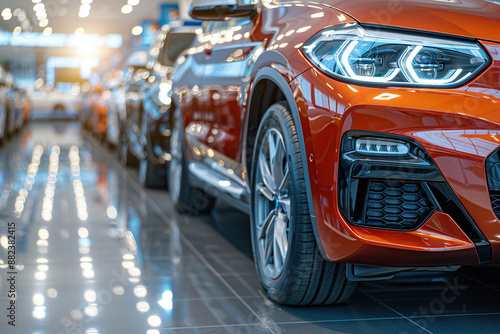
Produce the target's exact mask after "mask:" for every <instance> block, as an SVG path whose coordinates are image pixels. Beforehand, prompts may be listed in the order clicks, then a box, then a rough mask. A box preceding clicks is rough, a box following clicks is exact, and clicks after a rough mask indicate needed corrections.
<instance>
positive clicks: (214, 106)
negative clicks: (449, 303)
mask: <svg viewBox="0 0 500 334" xmlns="http://www.w3.org/2000/svg"><path fill="white" fill-rule="evenodd" d="M190 13H191V16H192V17H193V18H195V19H202V20H206V21H207V22H205V24H204V28H203V29H204V30H203V33H202V34H201V35H199V36H198V37H197V39H196V40H195V42H194V43H193V44H192V45H191V47H190V48H189V49H188V50H187V51H186V52H185V53H183V54H182V55H181V56H180V57H179V58H178V60H177V64H176V69H175V73H174V77H173V90H174V91H173V93H174V94H173V99H174V105H175V110H174V112H173V115H174V123H175V126H174V127H173V132H172V136H171V143H170V144H171V150H172V156H173V159H172V162H171V163H170V166H169V175H170V192H171V195H172V198H173V200H174V202H175V203H176V205H177V207H178V208H179V210H181V211H183V212H191V213H193V212H194V213H202V212H207V211H208V210H210V208H211V206H212V205H213V204H214V201H215V199H216V198H220V199H223V200H225V201H228V202H229V203H232V204H233V205H234V206H235V207H237V208H239V209H241V210H243V211H245V212H248V213H249V214H250V216H251V233H252V243H253V249H254V258H255V263H256V268H257V271H258V275H259V278H260V280H261V283H262V285H263V287H264V289H265V290H266V291H267V293H268V295H269V297H270V298H271V299H273V300H274V301H276V302H279V303H283V304H291V305H310V304H328V303H339V302H342V301H344V300H346V299H347V298H348V297H349V296H350V295H351V293H352V292H353V291H354V288H355V285H356V282H357V281H361V280H378V279H385V278H390V277H392V276H393V275H394V274H395V273H397V272H401V271H406V270H456V269H457V268H459V267H460V266H461V265H480V264H488V263H498V262H499V261H500V219H499V218H500V149H499V148H500V91H499V89H500V29H498V28H499V27H500V6H499V4H498V2H495V1H485V0H462V1H459V2H442V1H439V2H437V1H425V0H424V1H418V2H417V1H408V0H401V1H397V2H387V1H367V0H357V1H354V0H349V1H323V2H321V3H319V2H311V1H241V0H238V1H236V0H217V1H215V0H213V1H212V0H195V1H193V2H192V4H191V7H190ZM235 223H237V222H235Z"/></svg>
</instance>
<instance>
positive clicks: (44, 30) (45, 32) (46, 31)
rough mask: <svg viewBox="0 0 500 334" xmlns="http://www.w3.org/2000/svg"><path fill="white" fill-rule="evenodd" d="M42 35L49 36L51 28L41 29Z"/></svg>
mask: <svg viewBox="0 0 500 334" xmlns="http://www.w3.org/2000/svg"><path fill="white" fill-rule="evenodd" d="M43 34H44V35H45V36H50V35H52V28H51V27H47V28H45V29H43Z"/></svg>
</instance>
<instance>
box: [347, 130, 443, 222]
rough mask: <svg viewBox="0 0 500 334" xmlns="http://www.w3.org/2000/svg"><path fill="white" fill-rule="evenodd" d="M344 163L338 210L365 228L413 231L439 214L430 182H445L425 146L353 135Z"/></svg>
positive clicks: (349, 135) (363, 133) (391, 138)
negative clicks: (436, 212)
mask: <svg viewBox="0 0 500 334" xmlns="http://www.w3.org/2000/svg"><path fill="white" fill-rule="evenodd" d="M341 147H342V151H341V153H340V159H339V162H340V163H339V179H338V189H339V206H340V209H341V212H342V214H343V216H344V217H345V218H346V220H347V221H348V222H349V223H350V224H352V225H357V226H362V227H370V228H378V229H390V230H403V231H409V230H414V229H417V228H418V227H419V226H421V225H422V224H423V223H424V222H425V221H426V220H427V219H428V218H429V217H430V216H431V215H432V213H433V212H434V211H435V210H436V209H437V207H438V205H436V203H435V200H434V198H433V196H432V194H430V191H429V189H428V187H427V185H426V182H443V181H444V180H443V177H442V175H441V173H440V172H439V170H438V169H437V167H436V166H435V164H434V162H433V161H432V159H431V158H430V156H429V155H428V154H427V152H426V151H425V150H424V149H423V148H422V147H421V146H420V144H419V143H418V142H417V141H415V140H413V139H411V138H408V137H402V136H398V135H392V134H386V133H376V132H368V131H348V132H347V133H346V134H344V136H343V138H342V145H341Z"/></svg>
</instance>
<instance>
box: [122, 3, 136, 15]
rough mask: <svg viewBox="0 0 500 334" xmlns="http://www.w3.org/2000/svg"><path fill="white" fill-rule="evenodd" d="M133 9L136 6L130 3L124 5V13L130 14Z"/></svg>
mask: <svg viewBox="0 0 500 334" xmlns="http://www.w3.org/2000/svg"><path fill="white" fill-rule="evenodd" d="M133 9H134V7H132V6H130V5H125V6H123V7H122V13H123V14H130V13H132V10H133Z"/></svg>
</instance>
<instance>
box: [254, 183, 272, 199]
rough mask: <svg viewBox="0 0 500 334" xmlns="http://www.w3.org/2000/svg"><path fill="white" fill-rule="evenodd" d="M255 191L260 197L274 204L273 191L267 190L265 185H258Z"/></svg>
mask: <svg viewBox="0 0 500 334" xmlns="http://www.w3.org/2000/svg"><path fill="white" fill-rule="evenodd" d="M257 191H259V192H260V193H261V194H262V196H264V197H265V198H267V199H268V200H270V201H271V202H274V200H275V199H276V197H275V196H274V194H273V191H272V190H271V189H269V188H268V187H267V186H266V184H265V183H260V184H258V185H257Z"/></svg>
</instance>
